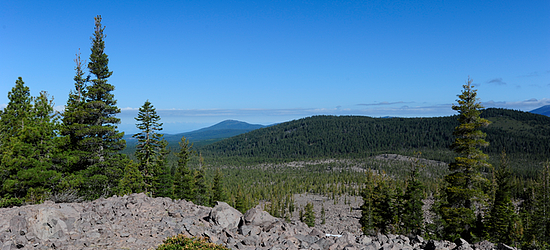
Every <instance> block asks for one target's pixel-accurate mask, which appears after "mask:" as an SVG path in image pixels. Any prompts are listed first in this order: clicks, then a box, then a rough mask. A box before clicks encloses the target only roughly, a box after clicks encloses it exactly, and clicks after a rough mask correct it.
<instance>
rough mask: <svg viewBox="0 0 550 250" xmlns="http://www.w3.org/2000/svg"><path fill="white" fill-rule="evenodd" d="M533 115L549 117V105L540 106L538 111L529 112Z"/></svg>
mask: <svg viewBox="0 0 550 250" xmlns="http://www.w3.org/2000/svg"><path fill="white" fill-rule="evenodd" d="M529 112H531V113H533V114H539V115H545V116H550V105H546V106H542V107H540V108H538V109H533V110H531V111H529Z"/></svg>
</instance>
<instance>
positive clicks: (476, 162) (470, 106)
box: [438, 79, 490, 241]
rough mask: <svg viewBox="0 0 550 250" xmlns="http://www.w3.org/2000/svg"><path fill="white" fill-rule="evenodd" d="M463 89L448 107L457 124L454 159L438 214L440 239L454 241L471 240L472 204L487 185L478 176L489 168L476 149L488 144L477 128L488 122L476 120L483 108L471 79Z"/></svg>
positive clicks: (478, 118) (473, 216)
mask: <svg viewBox="0 0 550 250" xmlns="http://www.w3.org/2000/svg"><path fill="white" fill-rule="evenodd" d="M463 88H464V90H463V91H462V93H461V94H460V95H459V96H458V97H459V99H458V100H457V102H458V105H453V107H452V108H453V110H456V111H458V113H459V118H458V121H459V123H460V124H459V125H458V126H457V127H456V128H455V130H454V132H453V135H454V136H455V141H454V142H453V144H452V145H451V149H453V150H454V151H455V152H456V153H457V154H458V156H457V157H455V160H454V162H452V163H451V164H449V170H450V172H451V173H450V174H448V175H447V176H445V182H446V186H445V187H444V191H443V195H444V201H443V202H442V204H441V206H440V207H439V210H438V212H439V215H440V216H441V218H442V220H443V236H444V238H446V239H450V240H454V239H456V238H459V237H462V238H464V239H466V240H468V241H471V240H472V239H474V237H475V235H473V232H474V229H475V223H476V208H475V206H474V202H475V201H481V200H482V199H483V198H484V196H485V195H484V193H483V190H482V188H481V186H482V185H484V184H485V183H487V182H488V180H487V179H486V178H484V177H483V176H482V175H481V174H480V169H482V168H489V167H490V164H489V163H487V155H486V154H484V153H483V152H482V151H481V149H480V148H481V147H486V146H487V145H489V143H488V142H486V141H485V140H484V138H485V136H486V134H485V133H483V132H482V131H481V130H480V129H481V128H483V127H486V126H488V125H489V123H490V122H489V121H488V120H487V119H484V118H481V117H480V114H481V109H482V108H483V106H481V104H480V103H479V102H478V98H477V90H475V89H474V88H473V86H472V80H471V79H468V81H467V84H465V85H463Z"/></svg>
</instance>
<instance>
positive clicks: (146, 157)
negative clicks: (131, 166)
mask: <svg viewBox="0 0 550 250" xmlns="http://www.w3.org/2000/svg"><path fill="white" fill-rule="evenodd" d="M135 120H136V121H137V122H138V123H137V124H136V127H137V128H138V129H139V130H141V132H139V133H137V134H135V135H133V136H132V137H134V138H136V139H137V140H138V144H137V146H136V153H135V156H136V158H137V159H138V166H139V171H140V172H141V174H142V175H143V180H144V183H145V191H146V192H151V194H152V195H153V196H156V192H157V190H156V187H157V185H155V183H156V182H158V178H159V175H160V173H161V171H162V168H163V167H164V166H163V164H164V163H165V159H164V157H165V151H166V146H167V142H166V140H164V139H163V138H162V137H163V135H162V134H159V133H158V132H160V131H161V130H162V123H159V121H160V116H159V115H157V112H156V110H155V108H154V107H153V105H152V104H151V102H149V100H147V101H146V102H145V103H144V104H143V106H141V107H140V108H139V112H138V116H137V117H136V118H135Z"/></svg>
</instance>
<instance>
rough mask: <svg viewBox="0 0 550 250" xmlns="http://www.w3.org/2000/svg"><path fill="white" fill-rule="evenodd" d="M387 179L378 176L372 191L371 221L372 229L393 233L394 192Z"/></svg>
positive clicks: (395, 217)
mask: <svg viewBox="0 0 550 250" xmlns="http://www.w3.org/2000/svg"><path fill="white" fill-rule="evenodd" d="M391 185H392V184H391V182H390V180H389V179H386V178H384V177H380V178H378V180H377V183H376V185H375V186H374V189H373V193H372V208H373V209H372V221H373V225H374V229H375V230H376V231H377V232H380V233H384V234H387V233H395V232H394V231H393V230H394V229H395V228H394V227H393V226H394V225H396V224H397V221H396V219H397V216H396V215H397V209H396V207H397V206H396V205H397V204H396V194H395V193H394V190H393V189H392V187H391Z"/></svg>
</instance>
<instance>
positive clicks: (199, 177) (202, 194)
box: [194, 155, 210, 206]
mask: <svg viewBox="0 0 550 250" xmlns="http://www.w3.org/2000/svg"><path fill="white" fill-rule="evenodd" d="M205 168H206V166H204V158H202V155H199V167H198V169H197V170H195V187H196V189H197V192H196V194H195V199H194V202H195V203H196V204H197V205H202V206H209V205H210V187H209V186H208V183H207V181H206V171H205Z"/></svg>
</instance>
